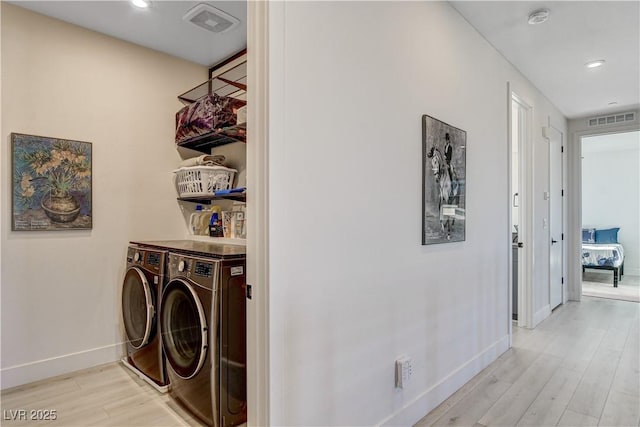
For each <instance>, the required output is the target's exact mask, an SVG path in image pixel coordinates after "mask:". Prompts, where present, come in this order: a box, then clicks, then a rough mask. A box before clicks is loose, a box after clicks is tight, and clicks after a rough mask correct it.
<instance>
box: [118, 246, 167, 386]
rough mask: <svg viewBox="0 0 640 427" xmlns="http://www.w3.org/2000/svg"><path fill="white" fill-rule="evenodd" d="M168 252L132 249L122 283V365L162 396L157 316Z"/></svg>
mask: <svg viewBox="0 0 640 427" xmlns="http://www.w3.org/2000/svg"><path fill="white" fill-rule="evenodd" d="M166 257H167V251H163V250H160V249H152V248H144V247H140V246H137V245H129V247H128V249H127V270H126V273H125V275H124V279H123V282H122V320H123V324H124V333H125V342H126V355H125V357H124V358H123V359H122V363H123V364H124V365H125V366H127V367H128V368H130V369H131V370H133V371H134V372H135V373H136V374H138V376H140V378H142V379H144V380H145V381H147V382H148V383H149V384H151V385H152V386H154V387H155V388H156V389H157V390H159V391H161V392H166V391H167V376H166V367H165V366H166V364H165V358H164V355H163V353H162V337H161V334H160V331H159V322H158V315H159V313H160V302H161V296H162V287H163V286H164V284H165V277H166V276H165V262H166Z"/></svg>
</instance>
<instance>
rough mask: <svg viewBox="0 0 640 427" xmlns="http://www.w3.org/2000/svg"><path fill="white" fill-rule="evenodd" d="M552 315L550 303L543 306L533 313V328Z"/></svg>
mask: <svg viewBox="0 0 640 427" xmlns="http://www.w3.org/2000/svg"><path fill="white" fill-rule="evenodd" d="M550 315H551V306H549V305H548V304H547V305H545V306H544V307H542V308H541V309H540V310H538V311H536V312H535V314H534V315H533V325H531V328H535V327H536V326H538V323H540V322H542V321H543V320H544V319H546V318H547V317H549V316H550Z"/></svg>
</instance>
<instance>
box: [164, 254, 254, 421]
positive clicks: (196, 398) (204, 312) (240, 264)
mask: <svg viewBox="0 0 640 427" xmlns="http://www.w3.org/2000/svg"><path fill="white" fill-rule="evenodd" d="M168 257H169V258H168V259H169V261H168V266H167V269H168V279H169V280H168V283H167V286H166V287H165V289H164V291H163V294H162V304H161V311H160V329H161V331H162V335H163V338H162V343H163V348H164V352H165V354H166V357H167V365H168V369H167V374H168V377H169V381H170V384H171V386H170V389H169V394H170V396H171V397H173V398H175V399H176V400H177V401H178V402H180V403H181V404H182V405H183V406H184V407H186V408H187V409H188V410H189V411H191V412H192V413H193V414H194V415H195V416H197V417H198V418H200V419H201V420H202V421H204V422H205V423H207V424H208V425H210V426H214V427H228V426H235V425H238V424H241V423H243V422H245V421H246V419H247V402H246V400H247V399H246V353H247V352H246V303H245V288H246V281H245V259H244V258H232V259H216V258H212V257H202V256H197V255H191V254H184V253H182V254H181V253H169V256H168Z"/></svg>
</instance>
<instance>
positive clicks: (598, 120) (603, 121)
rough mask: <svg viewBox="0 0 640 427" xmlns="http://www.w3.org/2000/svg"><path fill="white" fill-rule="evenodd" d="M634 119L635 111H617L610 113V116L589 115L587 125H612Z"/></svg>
mask: <svg viewBox="0 0 640 427" xmlns="http://www.w3.org/2000/svg"><path fill="white" fill-rule="evenodd" d="M635 120H636V113H635V112H633V111H632V112H629V113H618V114H612V115H610V116H602V117H591V118H590V119H587V123H588V125H589V127H593V126H605V125H613V124H618V123H624V122H633V121H635Z"/></svg>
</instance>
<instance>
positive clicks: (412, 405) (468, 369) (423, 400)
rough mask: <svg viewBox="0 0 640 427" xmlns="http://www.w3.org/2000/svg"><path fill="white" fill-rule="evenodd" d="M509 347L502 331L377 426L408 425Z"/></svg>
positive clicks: (507, 338)
mask: <svg viewBox="0 0 640 427" xmlns="http://www.w3.org/2000/svg"><path fill="white" fill-rule="evenodd" d="M508 349H509V335H505V336H504V337H502V338H500V339H499V340H498V341H496V342H495V343H493V344H491V345H490V346H489V347H487V348H486V349H484V350H483V351H481V352H480V353H479V354H478V355H476V356H474V357H473V358H472V359H470V360H468V361H467V362H465V363H464V364H463V365H462V366H460V367H459V368H458V369H456V370H455V371H453V372H451V373H450V374H449V375H447V376H446V377H445V378H443V379H442V380H441V381H439V382H438V383H437V384H435V385H433V386H432V387H430V388H429V389H427V390H426V391H424V392H422V393H420V394H419V395H418V396H417V397H416V398H415V399H413V400H412V401H410V402H409V403H408V404H406V405H405V406H404V407H402V408H401V409H400V410H399V411H397V412H396V413H394V414H392V415H391V416H389V417H387V418H386V419H384V420H383V421H382V422H380V423H379V424H378V425H380V426H412V425H414V424H415V423H416V422H418V421H419V420H420V419H421V418H422V417H424V416H425V415H427V414H428V413H429V412H430V411H431V410H433V409H434V408H435V407H436V406H438V405H439V404H441V403H442V402H444V401H445V400H446V399H447V398H448V397H449V396H451V395H452V394H453V393H455V392H456V391H457V390H458V389H459V388H460V387H462V386H463V385H465V384H466V383H467V382H469V380H471V379H472V378H473V377H475V376H476V375H477V374H478V373H479V372H480V371H482V370H483V369H484V368H486V367H487V366H489V365H490V364H491V362H493V361H494V360H496V359H497V358H498V356H500V355H501V354H502V353H504V352H505V351H507V350H508Z"/></svg>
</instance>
